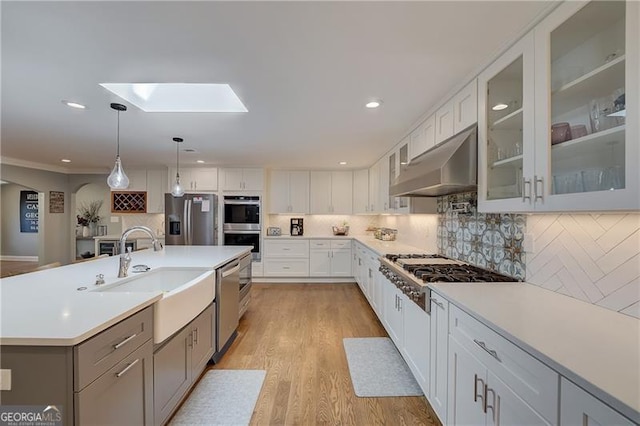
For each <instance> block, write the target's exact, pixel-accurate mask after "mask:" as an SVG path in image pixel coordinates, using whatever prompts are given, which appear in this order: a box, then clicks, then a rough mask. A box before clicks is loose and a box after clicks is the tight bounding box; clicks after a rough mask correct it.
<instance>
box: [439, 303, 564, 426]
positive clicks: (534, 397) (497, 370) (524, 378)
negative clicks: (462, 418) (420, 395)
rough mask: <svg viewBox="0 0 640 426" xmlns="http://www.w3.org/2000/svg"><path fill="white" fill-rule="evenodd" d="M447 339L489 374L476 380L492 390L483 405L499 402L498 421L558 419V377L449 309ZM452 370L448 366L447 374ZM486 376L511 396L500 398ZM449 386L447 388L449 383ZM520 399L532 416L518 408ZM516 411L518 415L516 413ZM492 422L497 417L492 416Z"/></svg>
mask: <svg viewBox="0 0 640 426" xmlns="http://www.w3.org/2000/svg"><path fill="white" fill-rule="evenodd" d="M449 335H450V338H455V339H456V340H457V342H458V343H460V344H461V345H462V346H464V347H465V349H466V350H467V351H469V353H471V354H472V355H473V356H474V358H476V359H478V360H479V361H480V362H481V363H482V364H483V366H485V368H486V369H487V371H488V372H489V373H490V375H489V376H486V375H485V374H484V373H483V374H481V372H478V373H477V374H478V377H485V376H486V378H483V380H484V382H485V384H486V385H487V386H489V388H490V389H493V394H491V395H490V396H489V398H490V399H489V401H487V403H492V400H495V401H496V403H498V402H499V400H500V399H502V405H503V406H504V407H503V410H504V413H503V416H502V417H504V418H506V417H512V418H513V419H514V421H517V418H518V416H520V415H522V416H524V415H525V414H526V417H523V418H522V419H521V421H525V419H526V418H529V419H534V418H537V417H539V418H541V419H545V420H544V421H535V422H534V423H532V424H546V422H549V423H555V421H556V419H557V418H558V387H559V386H558V383H559V376H558V373H556V372H555V371H553V370H552V369H550V368H549V367H548V366H546V365H544V364H543V363H541V362H540V361H538V360H537V359H536V358H534V357H532V356H531V355H529V354H528V353H526V352H525V351H523V350H522V349H520V348H519V347H518V346H516V345H514V344H513V343H511V342H510V341H508V340H507V339H505V338H504V337H502V336H500V335H499V334H497V333H496V332H494V331H493V330H491V329H490V328H489V327H487V326H486V325H484V324H482V323H481V322H480V321H478V320H476V319H475V318H473V317H471V316H470V315H469V314H467V313H466V312H464V311H462V310H461V309H460V308H458V307H457V306H451V307H450V312H449ZM449 359H450V360H451V358H449ZM452 368H453V367H452V366H451V365H450V366H449V371H450V374H451V371H452ZM490 376H495V378H497V379H499V380H501V381H502V382H503V383H504V384H505V385H506V387H508V388H509V389H510V391H509V392H512V393H514V396H513V397H511V396H507V393H506V391H505V393H504V394H500V393H499V392H497V387H499V386H500V385H499V384H498V383H497V382H496V380H495V379H491V377H490ZM450 377H451V376H450ZM449 384H450V385H451V382H450V383H449ZM451 392H455V390H454V389H452V390H450V393H449V396H450V397H451ZM494 394H495V395H494ZM520 399H522V400H524V401H526V405H527V406H528V407H530V408H529V411H534V414H535V416H533V415H530V413H525V411H526V410H524V407H520V405H519V404H520V403H519V400H520ZM507 400H508V401H509V403H510V404H512V405H511V407H508V406H507ZM454 409H455V407H452V406H450V409H449V414H450V415H451V413H452V410H454ZM498 411H499V410H498ZM520 411H522V412H521V413H519V412H520ZM496 418H501V417H500V416H498V415H497V413H496ZM449 420H451V419H449ZM505 421H506V420H505ZM520 424H523V423H520ZM524 424H527V423H524Z"/></svg>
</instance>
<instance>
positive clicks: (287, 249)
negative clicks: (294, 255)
mask: <svg viewBox="0 0 640 426" xmlns="http://www.w3.org/2000/svg"><path fill="white" fill-rule="evenodd" d="M290 250H291V249H290V248H287V247H283V248H282V251H290Z"/></svg>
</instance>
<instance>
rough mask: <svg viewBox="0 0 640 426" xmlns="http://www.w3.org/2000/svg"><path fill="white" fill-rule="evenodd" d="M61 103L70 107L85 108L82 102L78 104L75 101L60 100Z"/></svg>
mask: <svg viewBox="0 0 640 426" xmlns="http://www.w3.org/2000/svg"><path fill="white" fill-rule="evenodd" d="M62 103H63V104H65V105H66V106H68V107H71V108H77V109H85V108H86V106H84V105H82V104H79V103H77V102H72V101H65V100H62Z"/></svg>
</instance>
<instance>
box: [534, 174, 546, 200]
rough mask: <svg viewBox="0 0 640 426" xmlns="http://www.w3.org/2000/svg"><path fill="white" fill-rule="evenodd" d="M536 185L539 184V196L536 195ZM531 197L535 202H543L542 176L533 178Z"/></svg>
mask: <svg viewBox="0 0 640 426" xmlns="http://www.w3.org/2000/svg"><path fill="white" fill-rule="evenodd" d="M538 183H540V195H538ZM533 196H534V200H533V201H534V202H535V201H538V200H540V201H543V197H544V178H543V177H542V176H540V177H538V176H533Z"/></svg>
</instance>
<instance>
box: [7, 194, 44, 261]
mask: <svg viewBox="0 0 640 426" xmlns="http://www.w3.org/2000/svg"><path fill="white" fill-rule="evenodd" d="M28 190H31V188H26V187H24V186H20V185H15V184H11V183H10V184H4V185H1V186H0V195H1V197H2V206H1V209H2V216H1V222H2V228H1V229H0V232H1V233H2V246H1V253H0V254H2V256H35V257H37V256H38V233H37V232H36V233H26V232H20V191H28Z"/></svg>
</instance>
